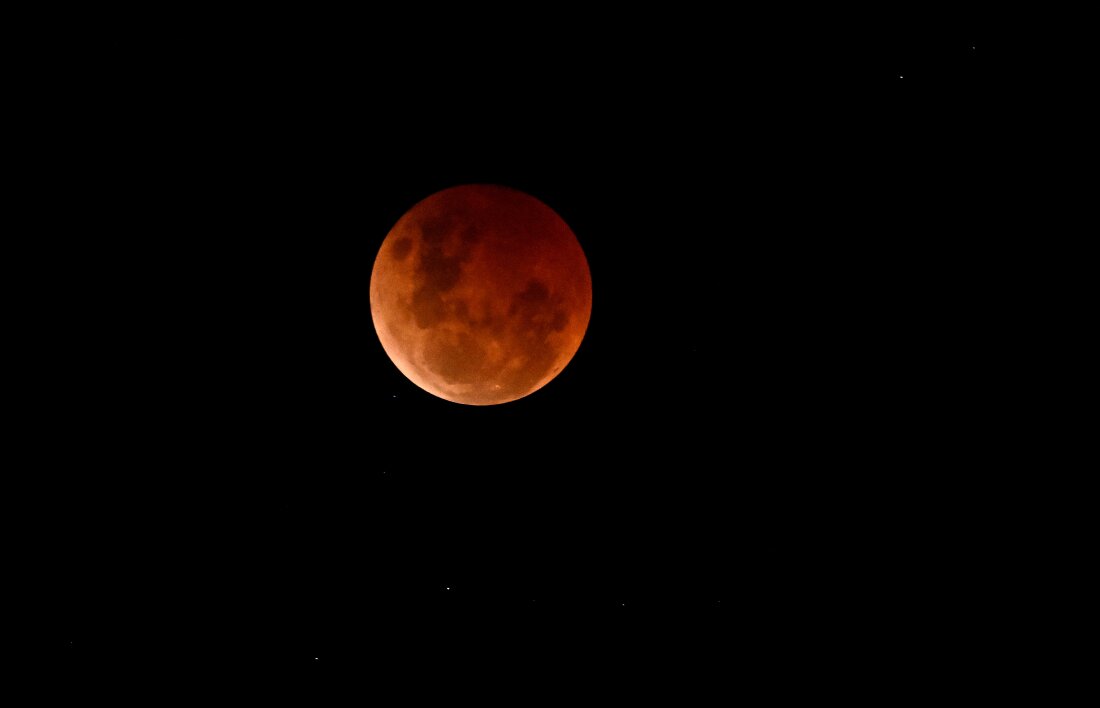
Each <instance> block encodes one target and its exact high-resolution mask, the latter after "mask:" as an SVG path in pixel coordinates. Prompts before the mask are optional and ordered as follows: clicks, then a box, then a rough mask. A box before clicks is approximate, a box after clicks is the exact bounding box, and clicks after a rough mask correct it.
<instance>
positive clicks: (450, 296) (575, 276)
mask: <svg viewBox="0 0 1100 708" xmlns="http://www.w3.org/2000/svg"><path fill="white" fill-rule="evenodd" d="M370 309H371V317H372V318H373V319H374V328H375V330H376V331H377V332H378V338H379V339H380V340H381V342H382V347H383V349H385V350H386V354H388V355H389V357H390V359H392V360H393V363H394V364H395V365H396V366H397V368H398V369H400V370H401V373H403V374H405V376H407V377H408V378H409V380H410V381H412V382H413V383H414V384H416V385H417V386H419V387H420V388H422V389H424V390H425V391H427V392H428V393H431V394H434V395H436V396H439V397H440V398H443V399H446V400H448V401H454V402H455V403H464V404H468V405H475V406H488V405H495V404H498V403H507V402H509V401H514V400H516V399H518V398H523V397H524V396H527V395H529V394H531V393H533V392H535V391H537V390H539V389H540V388H542V387H543V386H545V385H546V384H547V383H549V382H550V381H551V380H552V379H553V378H554V377H555V376H557V375H558V374H559V373H561V371H562V369H564V368H565V366H566V365H567V364H568V363H569V362H570V360H572V358H573V355H574V354H575V353H576V352H577V348H578V347H580V344H581V340H582V339H583V338H584V333H585V330H586V329H587V328H588V320H589V317H590V316H591V314H592V276H591V274H590V273H589V271H588V261H587V260H586V259H585V256H584V251H583V250H581V246H580V243H578V242H577V237H576V236H575V235H574V234H573V232H572V230H571V229H570V228H569V226H568V225H567V224H566V223H565V221H564V220H562V218H561V217H560V216H558V214H557V213H556V212H555V211H554V210H553V209H551V208H550V207H548V206H546V205H545V204H543V203H542V202H540V201H539V200H538V199H535V198H534V197H532V196H530V195H527V194H524V193H523V192H519V191H516V190H514V189H509V188H507V187H499V186H494V185H463V186H458V187H452V188H450V189H445V190H443V191H441V192H436V193H435V194H433V195H431V196H429V197H428V198H426V199H424V200H423V201H421V202H419V203H417V204H416V205H415V206H413V207H412V208H411V209H409V211H408V212H406V213H405V215H404V216H402V217H401V219H399V220H398V222H397V223H396V224H395V225H394V227H393V228H392V229H390V232H389V234H387V235H386V238H385V240H384V241H383V242H382V247H381V248H380V249H379V251H378V257H377V258H376V259H375V261H374V270H373V271H372V272H371V279H370Z"/></svg>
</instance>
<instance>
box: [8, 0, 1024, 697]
mask: <svg viewBox="0 0 1100 708" xmlns="http://www.w3.org/2000/svg"><path fill="white" fill-rule="evenodd" d="M736 14H737V13H735V15H736ZM84 19H88V18H84ZM92 19H95V20H96V21H97V22H98V23H99V24H97V25H96V26H97V27H103V28H104V29H103V30H102V31H96V32H90V31H88V30H87V29H86V27H87V26H86V25H84V24H83V20H80V21H77V20H73V19H68V20H61V19H56V18H55V19H53V20H48V21H47V24H46V25H40V26H39V31H40V32H42V33H43V36H48V37H50V38H52V40H53V41H54V42H55V43H54V44H52V45H44V44H36V45H35V46H34V47H31V48H29V49H28V50H27V52H26V55H25V56H24V58H23V65H24V66H25V71H26V72H27V75H28V76H31V75H33V76H34V77H36V80H33V81H28V84H29V86H28V88H29V90H30V93H31V95H32V96H33V99H32V100H30V101H29V102H28V104H27V105H28V114H29V117H30V118H31V121H30V122H31V123H33V126H32V127H31V128H28V132H27V146H28V147H29V148H30V150H31V152H32V153H33V154H34V156H35V159H34V160H33V161H32V162H31V166H30V167H28V172H27V179H26V180H25V184H24V185H23V187H22V189H23V190H25V193H26V195H27V203H28V204H29V205H31V207H32V209H33V211H34V214H35V218H34V219H33V220H32V221H30V222H28V225H27V226H26V227H25V244H26V245H25V251H26V252H25V253H24V254H22V258H21V260H20V263H21V264H24V265H22V266H21V267H20V270H21V271H22V272H21V275H22V276H24V277H26V279H27V281H28V282H29V283H30V284H31V287H30V288H29V289H28V290H27V291H26V293H27V294H26V296H25V297H26V302H25V303H24V305H23V308H24V310H23V311H24V312H26V319H27V322H28V326H29V327H30V329H31V331H33V336H30V337H29V338H27V340H26V341H27V344H26V347H27V350H28V352H29V355H30V356H29V357H28V358H29V359H30V361H31V363H30V364H28V368H27V374H26V378H27V382H28V383H29V384H30V386H31V387H32V388H34V389H35V391H36V395H35V396H34V397H33V398H30V399H28V400H29V402H28V403H27V404H26V413H25V415H23V416H21V420H20V422H19V424H18V430H17V432H18V434H19V435H20V436H21V437H23V438H24V439H25V440H27V441H29V442H30V444H31V446H32V447H33V449H34V451H35V454H34V455H33V456H32V457H30V458H28V459H29V460H30V461H29V462H28V463H26V464H25V476H26V477H27V478H30V479H31V480H32V482H31V486H32V487H33V489H34V492H33V497H34V499H36V500H38V501H39V502H41V505H42V509H43V512H44V513H43V517H42V518H43V522H42V533H41V536H42V537H43V538H44V539H45V548H46V550H47V552H46V553H45V554H43V555H42V556H41V558H43V560H42V563H43V565H44V567H43V569H42V572H41V573H40V574H38V576H37V577H39V578H41V587H40V591H41V592H40V596H41V597H43V598H44V599H45V600H46V602H47V603H48V604H49V606H50V607H51V608H52V609H51V610H50V612H49V613H48V618H49V620H48V625H49V626H48V628H47V629H44V630H43V633H44V635H46V636H47V637H48V640H47V641H48V643H49V644H50V646H51V648H52V649H51V650H52V651H53V652H54V656H61V657H64V658H63V662H64V667H65V669H64V670H65V671H80V670H84V669H91V670H95V671H100V670H102V669H104V668H106V667H114V668H112V669H111V670H120V669H118V665H117V664H116V663H115V662H116V657H118V656H120V655H123V654H127V655H129V656H130V657H131V659H130V661H133V662H137V663H139V664H140V665H141V666H142V667H144V668H146V669H148V668H167V669H169V670H171V668H172V667H173V666H178V665H188V666H197V667H200V670H201V667H209V666H212V665H215V666H230V667H233V666H251V667H254V666H275V667H280V668H282V669H286V670H289V671H290V672H291V673H293V674H295V675H299V674H300V675H306V676H311V675H316V676H321V675H322V674H319V673H317V672H321V671H325V670H326V669H325V668H324V667H326V666H327V667H329V668H328V669H327V670H328V671H330V672H335V674H340V675H343V676H346V677H347V676H351V677H363V678H366V679H369V680H370V681H371V682H372V683H375V684H377V685H379V686H381V685H389V684H388V682H389V681H396V680H397V679H395V678H394V677H395V676H422V675H424V674H430V675H434V676H449V677H452V678H454V677H457V676H459V675H462V676H465V677H466V678H467V679H469V680H471V681H474V682H475V683H476V679H472V678H470V677H472V676H476V675H478V673H477V672H478V670H475V669H474V667H475V666H482V665H483V664H486V663H487V664H489V665H492V666H494V667H497V670H499V671H502V672H506V673H509V674H511V675H514V676H523V675H525V673H524V672H525V671H528V670H531V669H530V667H531V666H538V665H546V664H547V662H554V661H562V660H563V657H570V659H569V661H571V662H574V663H573V664H570V663H569V661H567V662H566V667H568V666H572V667H573V668H572V669H567V670H569V671H573V672H574V673H577V672H583V671H585V670H589V669H591V667H593V666H598V665H600V664H601V662H607V663H608V664H609V665H614V666H626V665H630V664H635V663H637V662H643V663H644V662H646V661H649V662H653V663H654V664H655V665H663V666H671V665H682V666H683V667H685V669H686V667H690V670H693V671H697V672H700V675H701V676H703V677H707V676H709V677H712V678H713V677H718V678H719V679H721V677H723V676H727V677H728V676H729V675H731V673H730V672H734V673H736V672H737V671H748V670H750V669H749V668H746V667H751V670H753V671H756V670H763V671H771V672H777V673H781V671H780V668H781V666H783V665H786V664H784V662H788V661H790V660H791V655H790V654H789V653H786V652H789V651H790V647H791V646H798V647H801V648H802V649H803V650H805V651H822V652H825V653H826V654H827V653H828V650H827V649H824V648H822V646H824V645H825V644H829V643H830V642H833V641H834V640H835V641H837V642H846V641H849V640H850V641H851V642H853V643H854V644H856V645H859V646H861V647H863V648H864V649H867V648H868V647H873V646H876V643H878V642H885V641H889V640H890V638H891V637H897V636H916V635H917V634H919V633H920V632H921V631H929V630H928V627H929V626H930V625H934V623H935V622H936V621H937V618H940V617H943V616H944V614H945V613H950V612H954V611H956V610H958V608H960V607H966V606H969V603H972V602H973V600H974V596H975V593H977V592H978V591H977V590H976V589H975V588H977V587H978V586H979V581H978V578H979V577H980V575H981V573H980V561H975V559H974V557H973V555H972V550H973V549H972V546H971V545H970V544H971V543H972V541H970V540H969V539H971V538H972V535H971V532H972V529H971V528H969V526H968V524H969V523H971V522H968V521H967V519H968V518H972V517H970V516H968V514H967V513H965V512H966V510H968V509H972V508H973V505H974V504H975V503H976V502H975V499H976V498H977V497H978V496H980V491H981V489H982V488H983V483H984V480H983V479H982V478H981V473H979V472H975V471H973V470H971V469H968V468H967V467H966V464H965V463H966V461H965V460H958V459H952V458H951V456H950V455H949V454H948V453H947V452H946V450H947V448H949V447H950V441H951V440H953V439H955V438H957V437H959V436H965V435H967V434H968V430H972V428H973V426H974V425H977V423H976V422H975V421H974V420H973V419H971V417H970V415H971V413H972V412H973V411H974V410H976V408H977V406H978V401H979V400H983V401H987V400H988V396H989V395H995V394H992V393H991V389H992V387H991V385H990V382H989V380H988V378H989V376H990V374H989V351H988V348H987V345H986V340H985V337H984V335H985V332H986V331H987V329H988V328H991V327H993V326H995V317H996V315H990V313H989V310H988V307H987V305H988V303H987V302H986V300H985V299H984V298H985V297H986V294H987V292H988V280H987V269H988V267H989V263H990V258H995V257H996V256H995V255H991V251H990V250H989V245H990V241H989V239H990V237H989V236H988V235H987V234H986V233H985V231H983V223H985V221H986V219H987V217H986V216H985V215H983V204H984V203H985V200H986V199H987V197H988V191H989V190H990V189H991V187H990V183H989V180H990V179H991V176H992V174H993V172H994V171H995V167H994V164H993V162H992V157H991V152H990V150H989V144H988V141H989V135H990V132H991V129H992V127H993V126H992V124H991V120H990V116H989V115H988V110H987V108H988V94H989V93H990V92H991V91H992V90H993V87H994V85H995V84H996V82H999V81H1003V80H1004V78H1003V77H1000V76H997V74H996V69H995V67H996V59H995V57H996V53H997V51H998V49H997V48H996V47H995V46H992V45H990V44H989V43H988V42H987V39H988V38H986V37H984V36H982V35H981V34H980V32H979V29H980V26H979V24H978V23H977V22H976V21H975V18H973V17H963V16H960V15H955V16H940V17H927V16H924V17H920V18H919V19H917V20H914V19H912V18H907V17H906V15H905V13H904V12H899V13H898V16H897V17H893V16H891V17H885V16H884V17H881V18H863V19H862V20H861V22H859V23H855V24H853V22H851V21H850V18H837V17H823V18H804V19H803V21H800V22H798V23H797V26H796V24H795V23H794V22H792V21H791V20H789V19H785V18H781V17H778V13H776V16H773V17H764V16H763V14H762V13H760V14H758V15H755V16H752V17H749V16H747V15H744V14H743V13H742V14H741V15H738V17H737V18H735V19H732V20H731V19H725V20H722V21H718V20H715V19H713V18H707V17H706V16H705V15H703V14H688V13H686V12H685V13H683V14H680V13H676V14H675V15H672V14H667V12H660V13H653V14H652V15H648V16H634V15H631V16H629V17H627V16H618V17H610V18H604V19H598V18H590V17H587V16H585V15H583V14H579V13H573V12H570V13H564V12H561V11H560V10H556V9H553V8H549V7H548V8H544V9H543V10H541V11H537V12H535V11H532V12H528V13H522V14H521V13H517V15H516V16H515V17H514V18H510V19H509V20H508V22H510V23H511V25H510V26H511V27H512V28H513V29H503V28H501V27H500V26H498V25H494V24H489V22H488V20H484V19H480V18H476V17H472V16H468V15H462V16H457V17H449V18H441V19H440V20H439V21H438V22H435V23H433V27H432V28H431V29H429V28H427V27H424V26H423V25H421V24H419V23H414V22H412V21H411V20H409V19H406V20H404V21H383V20H382V19H381V18H373V17H368V16H354V17H344V18H335V17H332V18H330V17H317V16H311V17H309V18H302V17H295V16H281V17H278V18H273V17H270V16H265V17H262V18H261V17H233V18H229V17H225V16H211V17H206V18H195V17H191V18H187V19H186V20H184V19H182V18H157V19H156V20H154V19H152V18H150V19H149V20H148V23H146V24H144V25H140V27H141V30H140V31H138V30H136V29H130V27H131V25H129V24H126V25H123V24H120V22H121V21H120V20H119V19H118V18H105V17H98V16H97V17H95V18H92ZM819 19H820V20H821V22H818V20H819ZM822 23H823V24H822ZM43 28H44V29H43ZM69 40H74V41H69ZM75 40H79V41H75ZM46 47H50V48H49V49H47V48H46ZM470 182H488V183H498V184H505V185H508V186H511V187H515V188H518V189H521V190H523V191H526V192H528V193H530V194H532V195H534V196H535V197H537V198H539V199H541V200H542V201H544V202H546V203H547V204H548V205H550V206H551V207H552V208H554V209H555V210H556V211H558V213H559V214H561V216H562V217H563V218H564V219H565V220H566V221H567V222H568V223H569V224H570V225H571V227H572V228H573V230H574V232H575V233H576V235H577V237H578V239H579V240H580V242H581V244H582V246H583V247H584V249H585V252H586V254H587V256H588V259H589V263H590V267H591V271H592V277H593V285H594V303H593V311H592V319H591V323H590V326H589V331H588V334H587V336H586V338H585V341H584V343H583V344H582V346H581V348H580V350H579V352H578V353H577V355H576V357H575V358H574V360H573V362H572V363H571V364H570V366H569V367H568V368H567V369H566V370H565V371H564V373H563V374H562V375H560V376H559V377H558V378H557V379H555V380H554V381H553V382H552V383H551V384H549V385H548V386H546V387H545V388H544V389H543V390H541V391H538V392H536V393H535V394H533V395H531V396H529V397H528V398H525V399H522V400H520V401H518V402H515V403H512V404H508V405H504V406H500V407H490V408H474V407H464V406H458V405H455V404H452V403H449V402H446V401H442V400H440V399H436V398H433V397H432V396H430V395H429V394H427V393H425V392H423V391H421V390H419V389H417V388H416V387H415V386H414V385H413V384H411V383H410V382H409V381H407V380H406V379H405V378H404V377H403V376H402V375H401V374H400V372H398V371H397V369H396V368H395V367H393V365H392V364H391V363H390V362H389V360H388V359H387V358H386V355H385V353H384V352H383V350H382V348H381V346H380V344H379V342H378V340H377V338H376V336H375V334H374V331H373V327H372V324H371V320H370V313H369V303H368V296H367V293H368V279H369V273H370V268H371V265H372V262H373V257H374V254H375V252H376V251H377V248H378V246H379V245H380V243H381V241H382V239H383V238H384V237H385V235H386V233H387V231H388V230H389V228H390V227H391V226H392V225H393V223H394V222H395V221H396V220H397V219H398V218H399V217H400V216H401V215H402V214H403V213H404V211H405V210H407V209H408V208H409V207H410V206H412V205H413V204H414V203H416V202H417V201H418V200H420V199H421V198H423V197H425V196H427V195H428V194H431V193H433V192H435V191H437V190H439V189H442V188H445V187H448V186H452V185H455V184H461V183H470ZM20 249H21V250H22V249H23V246H20ZM988 277H989V278H992V277H994V276H993V275H988ZM670 646H681V647H686V648H685V649H684V650H683V651H671V650H670V649H669V647H670ZM814 647H817V649H814ZM528 659H529V661H528ZM322 665H323V666H322ZM525 667H526V668H525ZM585 667H588V668H585ZM739 667H740V668H739ZM326 675H328V676H333V675H334V673H330V674H326ZM532 680H533V679H532ZM723 680H724V679H723Z"/></svg>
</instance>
